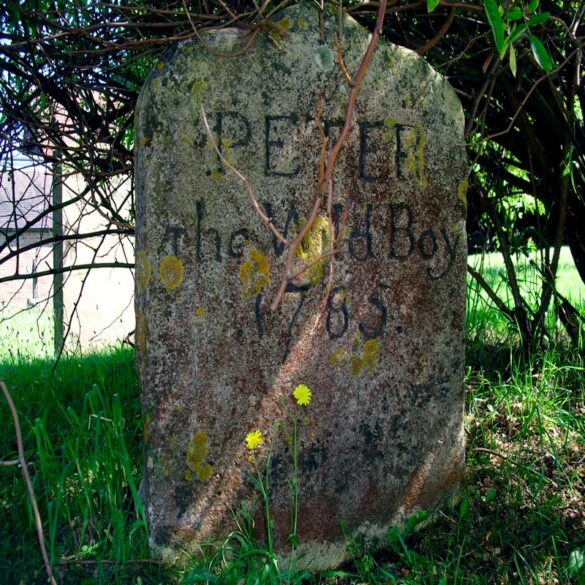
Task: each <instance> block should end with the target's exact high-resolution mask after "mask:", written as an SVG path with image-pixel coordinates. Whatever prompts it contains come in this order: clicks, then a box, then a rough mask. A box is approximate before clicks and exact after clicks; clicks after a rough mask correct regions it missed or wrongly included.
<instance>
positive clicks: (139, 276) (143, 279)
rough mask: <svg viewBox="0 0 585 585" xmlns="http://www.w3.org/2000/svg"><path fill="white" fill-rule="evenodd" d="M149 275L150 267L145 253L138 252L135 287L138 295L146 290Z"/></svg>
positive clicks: (150, 272) (142, 251)
mask: <svg viewBox="0 0 585 585" xmlns="http://www.w3.org/2000/svg"><path fill="white" fill-rule="evenodd" d="M151 275H152V267H151V265H150V260H149V259H148V256H147V255H146V252H145V251H144V250H140V252H138V254H136V287H137V288H138V292H139V293H143V292H144V291H145V290H146V289H147V287H148V285H149V283H150V277H151Z"/></svg>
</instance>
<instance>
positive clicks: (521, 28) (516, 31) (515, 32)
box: [505, 23, 528, 46]
mask: <svg viewBox="0 0 585 585" xmlns="http://www.w3.org/2000/svg"><path fill="white" fill-rule="evenodd" d="M527 30H528V26H527V25H526V24H524V23H523V24H519V25H517V26H515V27H514V28H513V29H512V32H511V33H510V36H508V37H507V38H506V42H505V44H506V46H508V45H512V44H514V43H515V42H516V41H517V40H518V39H519V38H520V37H521V36H522V35H523V34H524V33H525V32H526V31H527Z"/></svg>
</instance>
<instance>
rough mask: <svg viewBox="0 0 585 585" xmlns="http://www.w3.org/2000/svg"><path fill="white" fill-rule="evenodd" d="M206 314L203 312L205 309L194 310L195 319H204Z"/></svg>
mask: <svg viewBox="0 0 585 585" xmlns="http://www.w3.org/2000/svg"><path fill="white" fill-rule="evenodd" d="M206 314H207V311H206V310H205V307H197V308H196V309H195V317H205V315H206Z"/></svg>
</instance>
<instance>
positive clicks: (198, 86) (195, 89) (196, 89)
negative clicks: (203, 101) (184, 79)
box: [191, 79, 207, 97]
mask: <svg viewBox="0 0 585 585" xmlns="http://www.w3.org/2000/svg"><path fill="white" fill-rule="evenodd" d="M206 85H207V83H206V82H205V81H203V79H196V80H195V81H194V82H193V83H192V84H191V93H192V94H193V97H198V96H199V94H200V93H201V92H202V91H203V90H204V89H205V86H206Z"/></svg>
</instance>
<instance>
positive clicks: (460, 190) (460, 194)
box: [457, 179, 469, 210]
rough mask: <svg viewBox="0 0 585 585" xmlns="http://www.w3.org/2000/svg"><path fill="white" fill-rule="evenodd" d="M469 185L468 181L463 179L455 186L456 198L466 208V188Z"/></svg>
mask: <svg viewBox="0 0 585 585" xmlns="http://www.w3.org/2000/svg"><path fill="white" fill-rule="evenodd" d="M468 187H469V182H468V181H467V179H463V180H462V181H461V182H460V183H459V185H458V186H457V199H459V201H461V203H463V205H464V206H465V209H466V210H467V188H468Z"/></svg>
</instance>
